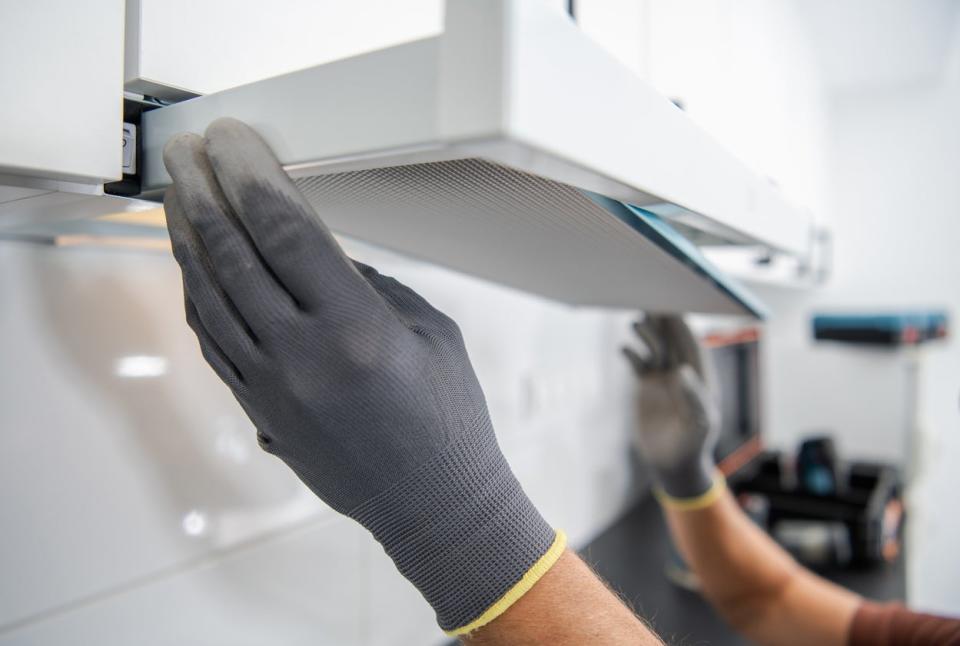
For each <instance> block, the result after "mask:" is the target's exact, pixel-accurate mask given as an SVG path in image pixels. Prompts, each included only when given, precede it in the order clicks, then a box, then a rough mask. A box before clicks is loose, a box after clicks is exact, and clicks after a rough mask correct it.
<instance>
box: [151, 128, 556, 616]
mask: <svg viewBox="0 0 960 646" xmlns="http://www.w3.org/2000/svg"><path fill="white" fill-rule="evenodd" d="M164 161H165V163H166V166H167V169H168V170H169V172H170V175H171V177H172V178H173V181H174V185H173V187H172V188H171V189H169V190H168V192H167V196H166V200H165V208H166V214H167V221H168V226H169V230H170V236H171V240H172V242H173V251H174V255H175V257H176V259H177V261H178V262H179V264H180V266H181V269H182V273H183V283H184V294H185V298H186V312H187V321H188V323H189V324H190V326H191V327H192V328H193V330H194V332H195V333H196V335H197V338H198V339H199V341H200V347H201V350H202V351H203V354H204V356H205V357H206V359H207V361H208V362H209V363H210V365H211V366H212V367H213V369H214V370H215V371H216V372H217V374H218V375H219V376H220V377H221V378H222V379H223V381H224V382H226V384H227V385H228V386H229V387H230V389H231V390H232V391H233V394H234V395H235V396H236V398H237V400H238V401H239V402H240V404H241V406H242V407H243V408H244V410H245V411H246V412H247V414H248V415H249V416H250V418H251V420H252V421H253V423H254V424H255V425H256V427H257V431H258V439H259V441H260V443H261V446H262V447H263V448H264V449H265V450H266V451H269V452H270V453H273V454H275V455H276V456H278V457H279V458H280V459H282V460H283V461H284V462H285V463H286V464H287V465H288V466H289V467H290V468H291V469H292V470H293V471H294V473H296V474H297V476H299V477H300V479H301V480H303V482H304V483H306V484H307V486H309V487H310V488H311V489H312V490H313V491H314V492H315V493H316V494H317V495H318V496H319V497H320V498H322V499H323V500H324V501H325V502H327V503H328V504H329V505H330V506H331V507H333V508H334V509H336V510H337V511H339V512H341V513H344V514H346V515H348V516H350V517H352V518H354V519H355V520H357V521H358V522H360V523H361V524H362V525H364V526H365V527H366V528H367V529H369V530H370V531H371V533H372V534H373V535H374V537H375V538H376V539H377V540H378V541H379V542H380V543H381V544H382V545H383V547H384V549H385V550H386V552H387V553H388V554H389V555H390V556H391V558H393V560H394V562H395V563H396V565H397V567H398V569H399V570H400V572H401V573H403V575H404V576H406V577H407V578H408V579H409V580H410V581H411V582H412V583H413V584H414V585H416V586H417V587H418V588H419V589H420V591H421V592H422V593H423V595H424V597H425V598H426V599H427V601H428V602H430V603H431V604H432V605H433V607H434V609H435V610H436V612H437V618H438V621H439V623H440V626H441V627H442V628H444V629H447V630H449V631H453V632H457V633H459V632H464V631H467V630H470V629H472V628H475V627H477V626H478V625H480V624H482V623H484V622H485V621H488V620H490V619H492V618H493V617H494V616H496V614H497V613H499V612H502V611H503V609H505V607H506V606H508V605H509V603H510V602H511V601H512V600H515V599H516V598H517V597H518V596H519V595H520V594H522V593H523V591H524V590H525V588H524V586H526V587H527V588H529V586H531V585H532V584H533V582H535V581H536V578H537V576H538V573H539V574H542V572H544V571H545V570H546V568H549V567H550V565H551V564H552V562H553V561H555V560H556V558H557V557H558V556H559V554H560V552H562V550H563V536H562V534H559V533H556V532H554V530H553V529H551V527H550V526H549V525H548V524H547V523H546V522H545V521H544V520H543V518H541V516H540V514H539V513H538V512H537V510H536V508H535V507H534V506H533V504H531V502H530V500H529V499H528V498H527V496H526V495H525V494H524V492H523V490H522V489H521V488H520V485H519V483H518V482H517V480H516V478H515V477H514V475H513V473H512V471H511V470H510V467H509V465H508V464H507V463H506V461H505V460H504V458H503V455H502V454H501V452H500V448H499V447H498V445H497V441H496V437H495V436H494V433H493V428H492V426H491V424H490V418H489V416H488V414H487V406H486V403H485V401H484V396H483V392H482V390H481V389H480V385H479V384H478V383H477V379H476V377H475V376H474V373H473V369H472V367H471V365H470V360H469V358H468V357H467V353H466V350H465V348H464V344H463V339H462V338H461V336H460V331H459V329H458V328H457V325H456V324H455V323H454V322H453V321H452V320H450V319H449V318H448V317H446V316H445V315H444V314H442V313H441V312H439V311H437V310H436V309H434V308H433V307H431V306H430V304H429V303H427V302H426V301H425V300H424V299H423V298H421V297H420V296H419V295H418V294H416V293H415V292H414V291H412V290H411V289H409V288H407V287H405V286H404V285H402V284H400V283H399V282H397V281H396V280H394V279H392V278H389V277H386V276H382V275H380V274H379V273H378V272H377V271H376V270H374V269H373V268H371V267H367V266H365V265H362V264H360V263H355V262H353V261H351V260H350V259H349V258H347V257H346V256H345V255H344V254H343V252H342V250H341V249H340V247H339V245H338V244H337V242H336V240H335V239H334V238H333V236H332V235H331V234H330V232H329V231H328V230H327V228H326V227H325V226H324V224H323V223H322V222H321V220H320V219H319V217H317V215H316V213H314V211H313V209H312V207H311V206H310V205H309V203H308V202H307V201H306V199H305V198H304V197H303V196H302V195H301V194H300V192H299V191H298V190H297V188H296V187H295V185H294V184H293V182H292V181H291V180H290V179H289V178H288V177H287V175H286V173H284V171H283V170H282V169H281V167H280V165H279V164H278V162H277V161H276V159H275V157H274V156H273V154H272V152H271V151H270V149H269V148H268V147H267V145H266V144H265V143H264V142H263V140H262V139H260V137H259V136H258V135H257V134H256V133H255V132H253V131H252V130H251V129H250V128H249V127H247V126H245V125H244V124H242V123H240V122H238V121H236V120H232V119H220V120H218V121H215V122H214V123H212V124H211V125H210V127H209V128H208V129H207V132H206V134H205V136H204V137H200V136H198V135H192V134H184V135H179V136H177V137H174V138H173V139H172V140H171V141H170V142H169V143H168V145H167V147H166V149H165V151H164ZM531 572H532V573H533V574H532V575H531V574H530V573H531Z"/></svg>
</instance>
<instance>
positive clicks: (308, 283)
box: [205, 118, 365, 309]
mask: <svg viewBox="0 0 960 646" xmlns="http://www.w3.org/2000/svg"><path fill="white" fill-rule="evenodd" d="M205 137H206V152H207V156H208V157H209V159H210V163H211V165H212V166H213V169H214V172H215V174H216V176H217V181H218V182H219V184H220V186H221V188H222V189H223V192H224V194H225V195H226V197H227V200H228V201H229V202H230V205H231V206H232V208H233V210H234V212H235V213H236V214H237V217H238V218H239V219H240V221H241V222H242V223H243V226H244V228H245V229H246V230H247V232H248V233H249V234H250V238H251V239H252V240H253V242H254V244H255V245H256V247H257V250H258V251H259V252H260V255H261V256H262V257H263V259H264V260H265V262H267V264H268V265H269V266H270V268H271V270H272V271H273V272H274V274H275V275H276V276H277V278H278V279H279V280H280V281H281V282H282V283H283V285H284V287H286V288H287V290H288V292H289V293H290V294H291V295H293V297H294V298H295V299H297V301H298V302H299V303H300V304H301V306H303V307H304V308H306V309H310V308H311V307H314V306H318V305H321V304H323V303H324V302H325V301H328V300H329V299H331V298H336V297H337V296H339V295H342V294H343V290H344V288H347V289H349V288H350V287H352V286H354V284H356V285H362V284H363V283H364V282H365V281H363V280H362V278H361V277H360V276H359V274H358V273H357V272H356V270H355V269H354V268H353V265H352V264H351V263H350V260H349V259H348V258H347V257H346V255H345V254H344V253H343V250H342V249H341V248H340V245H339V244H338V243H337V241H336V239H334V237H333V235H332V234H331V233H330V230H329V229H328V228H327V226H326V225H325V224H324V223H323V221H322V220H321V219H320V218H319V217H318V216H317V214H316V213H315V212H314V210H313V207H311V206H310V204H309V202H307V200H306V198H305V197H304V196H303V195H302V194H301V193H300V191H299V190H298V189H297V187H296V186H295V185H294V183H293V181H292V180H291V179H290V178H289V177H288V176H287V174H286V172H284V170H283V168H282V167H281V166H280V163H279V161H277V158H276V157H275V156H274V154H273V151H272V150H270V147H269V146H268V145H267V143H266V142H265V141H264V140H263V139H262V138H261V137H260V135H258V134H257V133H256V132H254V131H253V129H251V128H250V127H249V126H247V125H246V124H244V123H243V122H241V121H238V120H236V119H231V118H221V119H217V120H216V121H214V122H213V123H211V124H210V125H209V126H208V127H207V130H206V133H205ZM362 286H365V285H362Z"/></svg>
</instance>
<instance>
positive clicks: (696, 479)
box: [623, 315, 723, 509]
mask: <svg viewBox="0 0 960 646" xmlns="http://www.w3.org/2000/svg"><path fill="white" fill-rule="evenodd" d="M634 331H635V332H636V334H637V337H638V338H639V340H640V342H641V344H642V346H643V350H642V351H638V350H637V349H634V348H632V347H624V348H623V353H624V354H625V355H626V357H627V359H629V360H630V363H631V365H632V366H633V368H634V370H635V371H636V373H637V375H638V376H639V377H640V386H639V398H638V409H639V411H638V412H639V425H638V427H637V431H636V442H637V446H638V448H639V449H640V453H641V454H642V455H643V457H644V458H645V460H646V461H647V462H648V463H649V465H650V467H651V468H652V470H653V477H654V481H655V485H656V487H657V490H658V495H659V498H660V500H661V501H662V502H663V503H664V504H667V505H672V506H675V507H680V508H686V509H691V508H698V507H701V506H706V505H707V504H709V503H710V502H712V501H713V500H714V499H715V498H716V496H717V495H718V494H719V491H720V489H721V487H722V485H723V479H722V478H721V477H720V476H719V474H718V472H717V469H716V464H715V463H714V460H713V449H714V447H715V446H716V443H717V435H718V433H719V431H720V415H719V409H718V407H717V404H716V402H715V401H714V399H713V397H712V396H711V393H710V389H709V388H708V386H707V380H708V379H709V378H710V371H711V366H710V365H709V363H708V362H707V358H706V356H705V355H704V354H703V353H702V352H701V351H700V346H699V344H698V343H697V341H696V339H694V338H693V334H691V332H690V328H689V327H687V325H686V323H684V321H683V319H682V318H681V317H679V316H662V315H648V316H647V317H646V318H644V319H643V321H641V322H639V323H636V324H634Z"/></svg>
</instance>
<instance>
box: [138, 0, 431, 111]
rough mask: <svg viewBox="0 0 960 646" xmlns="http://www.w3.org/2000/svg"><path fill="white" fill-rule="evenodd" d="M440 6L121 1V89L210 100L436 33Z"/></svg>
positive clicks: (360, 1) (380, 0) (375, 1)
mask: <svg viewBox="0 0 960 646" xmlns="http://www.w3.org/2000/svg"><path fill="white" fill-rule="evenodd" d="M442 19H443V2H442V0H399V1H398V0H351V1H350V2H343V1H342V0H317V1H311V0H274V1H272V2H264V1H263V0H240V1H238V0H204V1H203V2H196V1H195V0H127V40H126V45H125V53H124V56H125V59H126V62H125V73H124V81H125V86H126V88H127V89H128V90H132V91H134V92H138V93H141V94H149V95H152V96H158V97H162V98H174V99H178V98H182V97H183V96H189V95H190V94H209V93H211V92H218V91H220V90H225V89H227V88H230V87H235V86H237V85H243V84H245V83H251V82H253V81H259V80H261V79H265V78H268V77H271V76H277V75H280V74H285V73H287V72H291V71H293V70H297V69H301V68H304V67H309V66H312V65H319V64H321V63H325V62H327V61H331V60H334V59H338V58H345V57H347V56H353V55H355V54H360V53H363V52H367V51H371V50H374V49H381V48H383V47H388V46H390V45H395V44H397V43H401V42H406V41H410V40H416V39H418V38H424V37H427V36H434V35H436V34H437V33H438V32H440V31H441V29H442Z"/></svg>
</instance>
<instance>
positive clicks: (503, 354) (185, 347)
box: [0, 242, 642, 646]
mask: <svg viewBox="0 0 960 646" xmlns="http://www.w3.org/2000/svg"><path fill="white" fill-rule="evenodd" d="M347 247H348V249H349V251H350V253H351V254H352V255H353V256H354V257H356V258H358V259H360V260H363V261H365V262H368V263H370V264H373V265H375V266H377V267H378V268H379V269H381V271H383V272H384V273H387V274H392V275H395V276H397V277H398V278H399V279H400V280H401V281H403V282H405V283H407V284H409V285H410V286H412V287H413V288H415V289H416V290H418V291H420V292H421V293H422V294H423V295H424V296H426V297H427V298H428V299H429V300H430V301H431V302H432V303H434V304H435V305H436V306H437V307H438V308H440V309H442V310H444V311H445V312H447V313H448V314H450V315H451V316H452V317H453V318H454V319H455V320H456V321H457V322H458V323H459V324H460V325H461V328H462V330H463V334H464V337H465V339H466V343H467V347H468V350H469V352H470V356H471V359H472V360H473V364H474V366H475V369H476V372H477V375H478V377H479V379H480V381H481V383H482V385H483V387H484V390H485V392H486V395H487V399H488V403H489V406H490V411H491V415H492V417H493V420H494V424H495V427H496V429H497V434H498V437H499V438H500V442H501V444H502V446H503V449H504V452H505V453H506V455H507V457H508V459H509V460H510V462H511V464H512V465H513V467H514V469H515V470H516V472H517V475H518V477H519V479H520V480H521V482H522V483H523V485H524V487H525V489H526V490H527V491H528V492H529V494H530V496H531V497H532V498H533V499H534V501H535V502H536V504H537V505H538V506H539V507H540V509H541V511H542V512H543V513H544V515H545V516H546V517H547V519H548V520H549V521H550V522H551V523H553V524H554V525H555V526H557V527H562V528H564V529H565V530H566V531H567V532H568V534H569V535H570V537H571V539H572V542H573V543H574V544H575V545H580V544H583V543H584V542H586V541H587V540H589V539H590V538H592V537H593V536H594V535H595V534H596V533H597V532H599V531H601V530H602V529H603V528H605V527H606V526H608V525H609V524H610V522H611V521H612V520H614V519H615V518H616V517H617V516H618V514H619V513H620V512H621V511H622V510H623V509H624V508H625V507H626V506H627V505H628V504H629V502H630V501H631V500H632V499H633V497H634V496H635V494H636V491H637V490H638V482H637V481H638V480H642V473H640V472H638V471H637V470H636V467H635V464H634V461H633V459H632V457H631V455H630V452H629V432H630V425H631V423H632V409H631V396H632V388H633V381H632V378H631V376H630V374H629V371H628V370H627V367H626V366H625V365H624V362H623V361H622V360H621V358H620V356H619V353H618V346H619V343H620V341H621V340H622V339H623V338H624V337H625V335H626V334H627V327H628V326H627V324H628V322H629V320H630V318H631V316H632V314H631V313H629V312H602V311H598V310H585V309H572V308H569V307H566V306H562V305H559V304H556V303H551V302H548V301H544V300H542V299H539V298H535V297H531V296H527V295H525V294H522V293H519V292H516V291H512V290H507V289H504V288H500V287H497V286H493V285H490V284H488V283H484V282H482V281H478V280H475V279H472V278H469V277H465V276H462V275H459V274H455V273H452V272H448V271H445V270H441V269H438V268H435V267H432V266H429V265H425V264H423V263H419V262H414V261H410V260H406V259H403V258H400V257H398V256H396V255H393V254H390V253H387V252H384V251H380V250H376V249H372V248H369V247H366V246H363V245H358V244H353V243H347ZM535 261H536V260H535V258H531V262H535ZM584 271H589V267H584ZM0 293H2V295H3V308H2V310H0V339H2V341H0V343H2V347H3V352H2V356H3V358H4V369H3V371H2V372H0V429H2V433H3V437H4V451H3V452H2V453H0V532H2V534H0V535H2V537H3V538H2V542H0V547H2V549H0V572H3V573H4V575H3V577H0V645H4V646H5V645H8V644H11V645H12V644H17V645H23V644H44V645H45V646H50V645H56V644H76V643H84V644H87V643H89V644H103V645H109V644H130V643H137V644H170V643H189V644H224V643H229V644H263V643H277V644H280V643H282V644H301V643H302V644H311V645H316V644H337V645H345V646H347V645H350V644H369V645H374V644H376V645H381V644H383V645H386V644H405V645H407V644H419V643H424V644H428V643H435V642H442V641H443V639H444V638H443V636H442V633H440V632H439V630H438V629H437V628H436V625H435V623H434V620H433V616H432V611H431V610H430V608H429V607H428V606H427V605H426V603H425V602H423V600H422V599H421V598H420V596H419V594H418V593H417V592H416V590H414V589H413V588H412V586H410V585H409V584H408V583H407V582H406V581H404V580H403V579H402V578H401V577H400V575H399V574H398V573H397V572H396V570H395V569H394V567H393V565H392V563H391V562H390V561H389V559H388V558H387V557H386V556H385V555H384V554H383V551H382V549H380V547H379V546H378V545H377V544H376V543H375V542H373V541H372V539H370V538H369V537H368V535H367V534H366V532H365V531H364V530H362V529H361V528H360V527H359V526H357V525H356V524H355V523H353V522H352V521H349V520H347V519H345V518H342V517H340V516H338V515H336V514H335V513H333V512H332V511H331V510H330V509H329V508H327V507H326V506H325V505H323V504H322V503H321V502H319V501H318V500H317V499H316V498H314V497H313V496H312V495H311V494H310V493H309V492H308V491H307V489H306V488H305V487H304V486H303V485H302V484H301V483H300V482H299V481H298V480H297V479H296V478H295V477H294V476H293V474H292V473H291V472H290V471H289V470H287V468H286V467H285V466H284V465H283V464H282V463H280V462H279V461H278V460H276V459H275V458H273V457H272V456H269V455H267V454H265V453H263V452H261V451H260V450H259V448H258V447H257V444H256V440H255V437H254V430H253V427H252V425H251V424H250V422H249V421H248V420H247V419H246V416H245V415H244V414H243V412H242V411H241V409H240V407H239V406H238V405H237V404H236V402H235V401H234V400H233V397H232V396H231V394H230V393H229V391H228V390H227V388H226V387H225V386H223V384H221V383H220V381H219V380H218V379H217V378H216V376H215V375H214V374H213V372H212V371H211V370H210V369H209V368H208V367H207V366H206V364H205V363H204V362H203V359H202V357H201V356H200V352H199V350H198V347H197V343H196V340H195V339H194V338H193V335H192V332H190V330H189V328H187V326H186V324H185V323H184V320H183V318H184V317H183V306H182V293H181V288H180V276H179V270H178V269H177V267H176V265H175V263H174V262H173V259H172V257H171V256H170V254H169V253H164V252H149V251H136V250H129V249H110V248H103V247H77V248H55V247H51V246H45V245H35V244H27V243H13V242H3V243H0Z"/></svg>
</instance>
